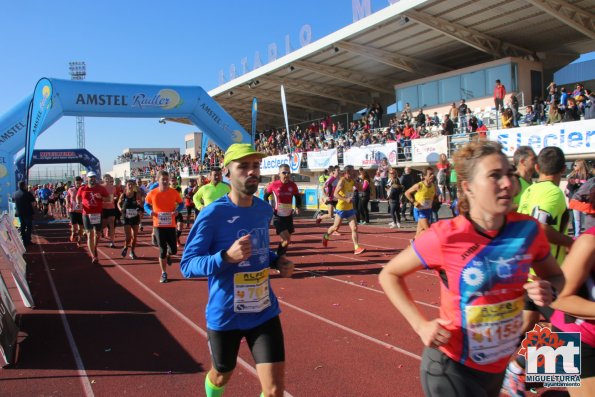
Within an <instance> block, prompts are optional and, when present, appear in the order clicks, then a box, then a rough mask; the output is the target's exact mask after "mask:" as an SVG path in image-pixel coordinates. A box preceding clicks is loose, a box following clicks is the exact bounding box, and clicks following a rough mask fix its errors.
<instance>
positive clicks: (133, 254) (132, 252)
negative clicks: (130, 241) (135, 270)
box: [130, 251, 138, 259]
mask: <svg viewBox="0 0 595 397" xmlns="http://www.w3.org/2000/svg"><path fill="white" fill-rule="evenodd" d="M130 259H138V256H136V254H135V253H134V251H130Z"/></svg>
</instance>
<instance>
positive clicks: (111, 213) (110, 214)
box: [102, 208, 118, 219]
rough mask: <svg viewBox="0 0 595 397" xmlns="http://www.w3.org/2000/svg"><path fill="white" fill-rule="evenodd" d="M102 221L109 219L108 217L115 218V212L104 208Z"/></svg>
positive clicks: (113, 209) (116, 213)
mask: <svg viewBox="0 0 595 397" xmlns="http://www.w3.org/2000/svg"><path fill="white" fill-rule="evenodd" d="M102 215H103V219H106V218H109V217H110V216H117V215H118V212H117V211H116V209H115V208H104V209H103V212H102Z"/></svg>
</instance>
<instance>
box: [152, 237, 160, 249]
mask: <svg viewBox="0 0 595 397" xmlns="http://www.w3.org/2000/svg"><path fill="white" fill-rule="evenodd" d="M151 242H152V243H153V247H157V246H159V244H157V236H155V235H154V234H153V235H152V236H151Z"/></svg>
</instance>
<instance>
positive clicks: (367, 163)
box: [343, 142, 397, 167]
mask: <svg viewBox="0 0 595 397" xmlns="http://www.w3.org/2000/svg"><path fill="white" fill-rule="evenodd" d="M383 159H386V160H387V161H388V163H389V164H390V165H397V143H396V142H391V143H387V144H386V145H368V146H361V147H353V148H351V149H348V150H346V151H345V152H344V153H343V164H345V165H352V166H354V167H377V166H379V165H380V162H381V161H382V160H383Z"/></svg>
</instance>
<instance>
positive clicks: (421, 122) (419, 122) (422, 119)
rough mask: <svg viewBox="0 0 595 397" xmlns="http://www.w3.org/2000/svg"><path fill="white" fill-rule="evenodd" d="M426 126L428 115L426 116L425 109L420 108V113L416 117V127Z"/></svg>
mask: <svg viewBox="0 0 595 397" xmlns="http://www.w3.org/2000/svg"><path fill="white" fill-rule="evenodd" d="M425 126H426V115H425V114H424V109H423V108H420V109H419V113H417V116H415V127H416V128H419V127H422V128H423V127H425Z"/></svg>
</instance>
